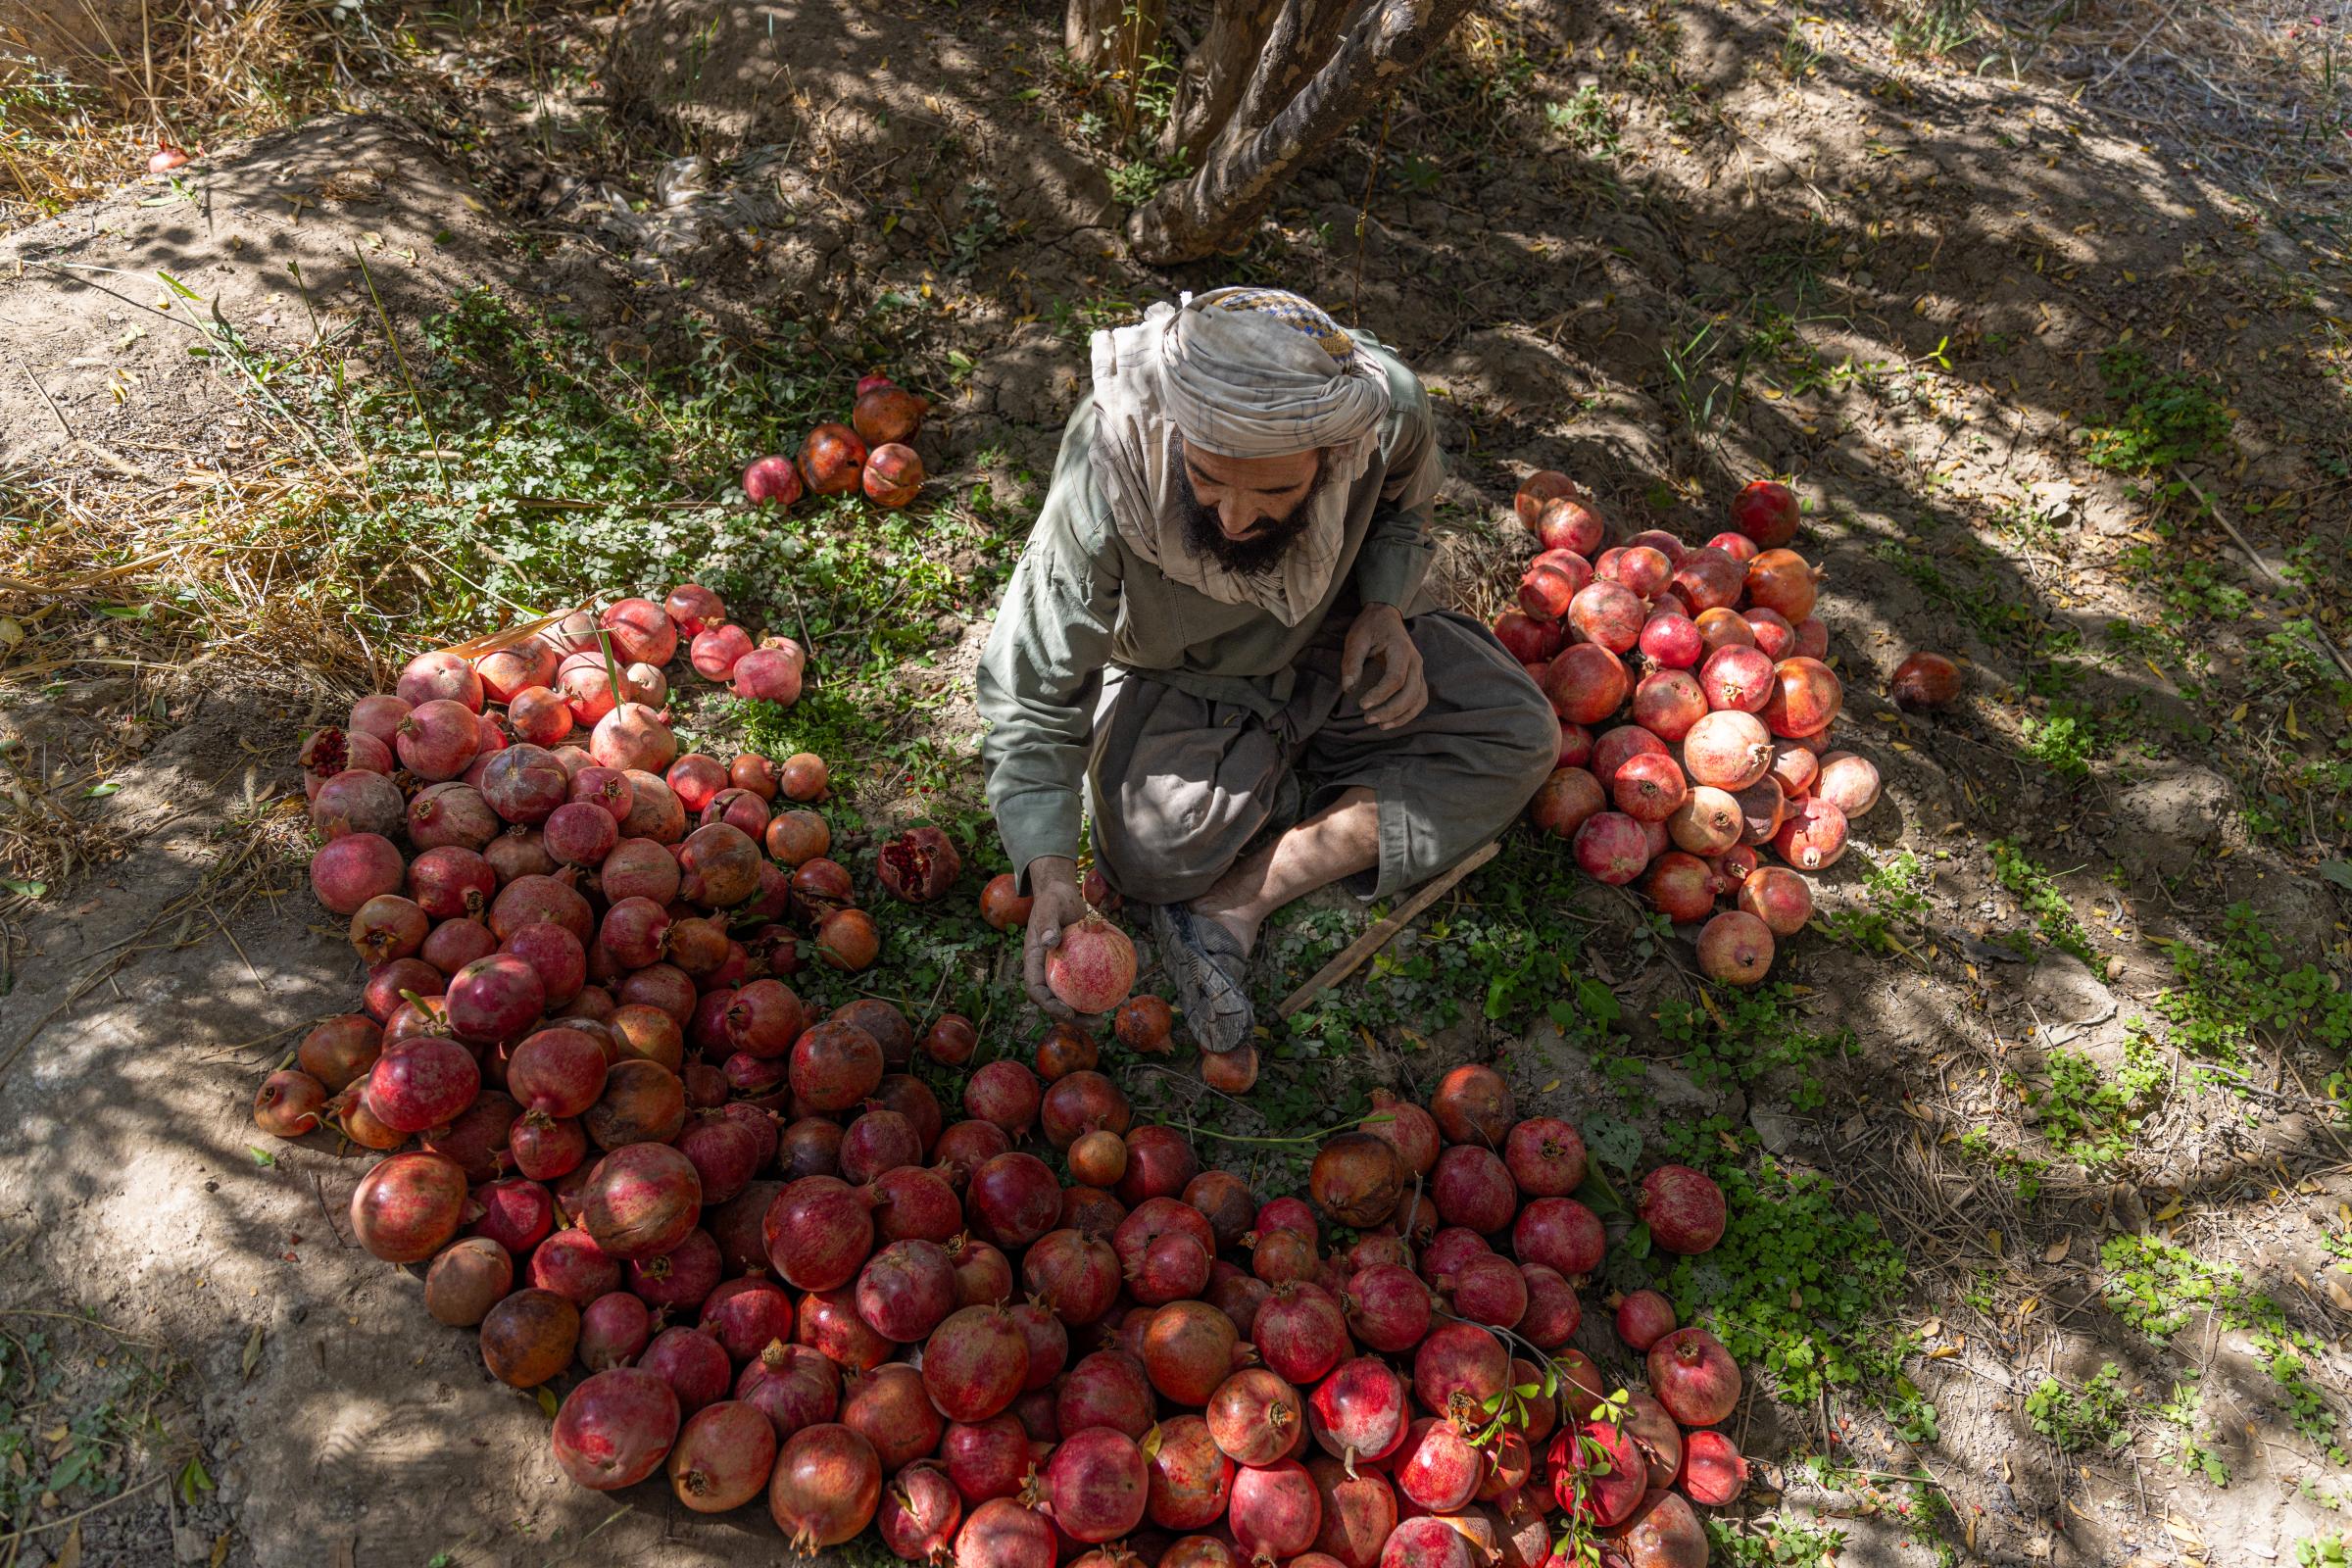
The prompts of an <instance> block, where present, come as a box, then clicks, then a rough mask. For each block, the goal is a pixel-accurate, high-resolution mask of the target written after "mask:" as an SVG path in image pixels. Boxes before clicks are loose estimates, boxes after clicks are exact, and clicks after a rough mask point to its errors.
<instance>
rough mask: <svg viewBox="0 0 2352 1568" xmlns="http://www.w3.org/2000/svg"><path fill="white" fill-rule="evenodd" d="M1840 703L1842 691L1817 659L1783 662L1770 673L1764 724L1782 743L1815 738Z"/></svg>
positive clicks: (1833, 714)
mask: <svg viewBox="0 0 2352 1568" xmlns="http://www.w3.org/2000/svg"><path fill="white" fill-rule="evenodd" d="M1844 702H1845V688H1844V686H1843V685H1842V684H1840V683H1839V681H1838V676H1837V674H1836V673H1835V672H1834V671H1833V670H1832V669H1831V668H1830V666H1829V665H1827V664H1825V663H1823V662H1821V661H1820V660H1818V659H1806V658H1803V657H1799V658H1795V659H1784V660H1782V661H1781V662H1780V663H1779V664H1777V665H1776V666H1774V669H1773V690H1772V696H1771V700H1770V701H1769V702H1767V703H1766V704H1765V705H1764V709H1763V714H1764V722H1765V723H1766V724H1768V725H1770V726H1771V728H1772V732H1773V733H1774V734H1775V735H1778V736H1780V737H1781V738H1782V739H1784V740H1793V739H1796V738H1798V737H1801V736H1806V735H1814V734H1818V733H1820V732H1821V731H1822V730H1825V729H1827V728H1829V727H1830V724H1831V722H1832V721H1833V720H1834V719H1836V718H1837V716H1838V709H1839V708H1840V707H1842V706H1843V705H1844Z"/></svg>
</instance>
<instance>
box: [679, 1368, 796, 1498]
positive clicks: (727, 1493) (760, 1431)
mask: <svg viewBox="0 0 2352 1568" xmlns="http://www.w3.org/2000/svg"><path fill="white" fill-rule="evenodd" d="M664 1381H665V1382H666V1380H664ZM672 1393H673V1396H674V1393H675V1391H674V1390H672ZM775 1462H776V1429H775V1427H774V1426H773V1425H772V1424H770V1423H769V1421H768V1419H767V1417H766V1415H765V1414H763V1413H762V1412H761V1411H760V1409H759V1408H758V1407H757V1406H755V1405H752V1404H748V1403H745V1402H744V1401H742V1400H740V1399H722V1400H719V1401H718V1402H716V1403H714V1404H711V1405H707V1406H705V1407H704V1408H702V1409H699V1410H697V1411H695V1412H694V1413H693V1414H692V1415H690V1416H688V1417H687V1418H686V1424H685V1426H684V1427H682V1428H681V1429H680V1430H679V1432H678V1439H677V1445H676V1446H674V1447H673V1448H671V1449H670V1451H669V1484H670V1489H671V1490H672V1491H673V1492H675V1493H676V1494H677V1497H678V1500H679V1501H680V1502H682V1503H684V1504H685V1505H686V1506H687V1507H689V1508H691V1509H693V1510H694V1511H695V1512H697V1513H725V1512H727V1511H728V1510H729V1509H733V1508H740V1507H742V1506H743V1505H744V1504H745V1503H747V1502H749V1501H751V1500H752V1499H753V1498H754V1497H757V1496H758V1495H760V1492H761V1491H762V1490H763V1489H765V1487H766V1486H767V1480H768V1474H769V1472H770V1471H771V1470H772V1469H773V1468H774V1465H775Z"/></svg>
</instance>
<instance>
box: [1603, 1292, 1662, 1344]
mask: <svg viewBox="0 0 2352 1568" xmlns="http://www.w3.org/2000/svg"><path fill="white" fill-rule="evenodd" d="M1674 1321H1675V1320H1674V1303H1673V1302H1672V1301H1669V1300H1667V1299H1666V1298H1665V1297H1663V1296H1661V1295H1659V1294H1658V1293H1657V1292H1656V1291H1634V1292H1632V1293H1630V1294H1628V1295H1627V1296H1626V1298H1625V1299H1623V1300H1621V1301H1619V1302H1618V1303H1617V1337H1618V1338H1619V1339H1621V1340H1623V1341H1624V1342H1625V1344H1626V1347H1627V1348H1629V1349H1634V1350H1646V1349H1648V1348H1650V1347H1651V1346H1653V1345H1655V1344H1657V1343H1658V1341H1660V1340H1662V1339H1664V1338H1665V1337H1666V1336H1667V1335H1669V1334H1672V1333H1673V1332H1674Z"/></svg>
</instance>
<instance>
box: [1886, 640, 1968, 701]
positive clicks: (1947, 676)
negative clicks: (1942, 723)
mask: <svg viewBox="0 0 2352 1568" xmlns="http://www.w3.org/2000/svg"><path fill="white" fill-rule="evenodd" d="M1889 689H1890V690H1891V691H1892V692H1893V694H1894V702H1895V706H1896V707H1897V708H1900V709H1902V710H1903V711H1906V712H1913V713H1918V712H1925V711H1930V710H1933V709H1937V708H1941V707H1943V706H1944V705H1945V704H1947V703H1949V702H1950V701H1951V700H1952V699H1953V698H1955V697H1957V696H1959V695H1960V666H1959V665H1958V664H1955V663H1953V662H1951V661H1950V660H1948V659H1946V658H1944V657H1943V655H1941V654H1929V653H1919V654H1913V655H1912V656H1911V657H1910V658H1908V659H1906V660H1904V661H1903V662H1901V663H1900V664H1897V665H1896V666H1895V669H1894V680H1893V682H1892V684H1891V686H1890V688H1889Z"/></svg>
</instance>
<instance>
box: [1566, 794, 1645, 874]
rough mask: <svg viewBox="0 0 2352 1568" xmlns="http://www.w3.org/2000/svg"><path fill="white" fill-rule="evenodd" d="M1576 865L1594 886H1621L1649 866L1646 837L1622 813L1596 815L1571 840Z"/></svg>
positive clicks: (1628, 817) (1595, 813)
mask: <svg viewBox="0 0 2352 1568" xmlns="http://www.w3.org/2000/svg"><path fill="white" fill-rule="evenodd" d="M1573 844H1574V848H1575V851H1576V863H1577V864H1578V865H1579V866H1580V867H1582V868H1583V870H1584V872H1585V874H1586V875H1587V876H1590V877H1592V878H1593V880H1594V881H1596V882H1605V883H1608V884H1610V885H1611V886H1622V885H1623V884H1625V883H1628V882H1631V881H1632V880H1633V879H1634V878H1635V877H1637V876H1640V875H1641V874H1642V867H1644V866H1646V865H1647V864H1649V837H1648V835H1647V834H1646V833H1644V832H1643V831H1642V824H1641V823H1640V822H1639V821H1637V820H1635V819H1634V818H1633V817H1631V816H1628V815H1626V814H1625V813H1624V812H1622V811H1596V812H1594V813H1593V815H1592V816H1590V817H1588V818H1586V819H1585V823H1584V825H1583V826H1582V827H1580V828H1578V829H1577V830H1576V837H1575V839H1574V840H1573Z"/></svg>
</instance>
